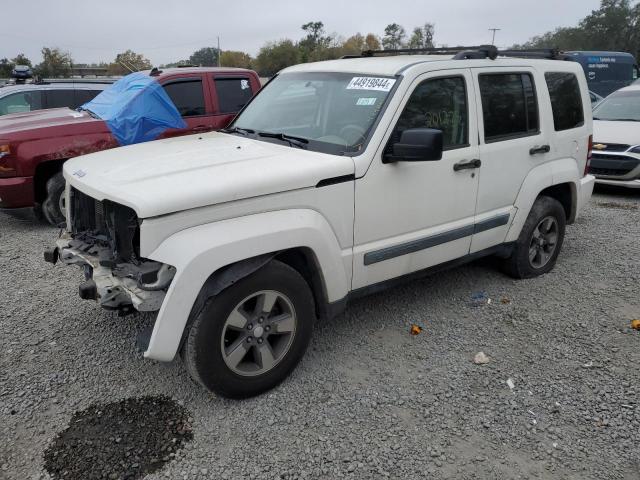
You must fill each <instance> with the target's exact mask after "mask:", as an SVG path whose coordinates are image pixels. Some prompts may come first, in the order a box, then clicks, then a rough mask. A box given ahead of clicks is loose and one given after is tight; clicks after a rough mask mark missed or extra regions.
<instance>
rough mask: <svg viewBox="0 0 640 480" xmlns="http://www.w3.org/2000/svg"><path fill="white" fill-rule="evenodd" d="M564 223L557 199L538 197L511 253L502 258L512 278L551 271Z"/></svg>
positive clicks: (560, 241) (530, 276) (562, 239)
mask: <svg viewBox="0 0 640 480" xmlns="http://www.w3.org/2000/svg"><path fill="white" fill-rule="evenodd" d="M566 223H567V219H566V215H565V212H564V208H563V207H562V205H561V204H560V202H558V201H557V200H556V199H555V198H551V197H546V196H541V197H538V199H537V200H536V201H535V202H534V204H533V207H532V208H531V211H530V212H529V216H528V217H527V221H526V222H525V224H524V226H523V227H522V231H521V232H520V236H519V237H518V241H517V242H516V245H515V248H514V251H513V253H512V254H511V256H510V257H509V258H507V259H506V260H505V270H506V272H507V273H508V274H509V275H511V276H512V277H514V278H533V277H537V276H538V275H542V274H545V273H547V272H549V271H551V270H552V269H553V267H554V266H555V264H556V260H557V259H558V254H559V253H560V249H561V248H562V242H563V241H564V231H565V226H566Z"/></svg>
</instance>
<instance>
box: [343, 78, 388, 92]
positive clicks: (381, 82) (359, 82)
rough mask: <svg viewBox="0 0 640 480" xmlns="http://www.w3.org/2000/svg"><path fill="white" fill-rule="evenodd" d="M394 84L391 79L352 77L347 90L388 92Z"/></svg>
mask: <svg viewBox="0 0 640 480" xmlns="http://www.w3.org/2000/svg"><path fill="white" fill-rule="evenodd" d="M395 83H396V81H395V79H393V78H378V77H353V78H352V79H351V81H350V82H349V85H347V90H377V91H379V92H388V91H389V90H391V87H393V85H394V84H395Z"/></svg>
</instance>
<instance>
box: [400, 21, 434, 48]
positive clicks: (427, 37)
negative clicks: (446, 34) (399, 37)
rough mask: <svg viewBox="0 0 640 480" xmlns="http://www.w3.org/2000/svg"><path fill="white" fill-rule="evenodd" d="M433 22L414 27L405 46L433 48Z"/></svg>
mask: <svg viewBox="0 0 640 480" xmlns="http://www.w3.org/2000/svg"><path fill="white" fill-rule="evenodd" d="M434 31H435V27H434V25H433V23H425V24H424V25H423V26H422V27H416V28H414V29H413V33H411V37H410V38H409V42H408V43H407V46H408V47H409V48H433V34H434Z"/></svg>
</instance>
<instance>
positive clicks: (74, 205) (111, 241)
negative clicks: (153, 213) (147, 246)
mask: <svg viewBox="0 0 640 480" xmlns="http://www.w3.org/2000/svg"><path fill="white" fill-rule="evenodd" d="M69 204H70V208H69V213H70V215H71V234H72V235H73V237H74V238H78V239H80V240H82V241H84V242H87V243H98V244H100V245H103V246H109V247H110V249H111V251H112V253H113V261H115V262H116V263H117V262H122V261H124V262H130V261H134V262H135V261H136V260H137V259H138V258H139V257H140V250H139V245H140V229H139V223H138V217H137V215H136V213H135V212H134V211H133V210H132V209H131V208H129V207H125V206H124V205H120V204H118V203H115V202H111V201H108V200H105V201H104V202H100V201H98V200H96V199H94V198H92V197H90V196H89V195H86V194H85V193H83V192H81V191H80V190H77V189H75V188H73V187H72V188H71V191H70V192H69Z"/></svg>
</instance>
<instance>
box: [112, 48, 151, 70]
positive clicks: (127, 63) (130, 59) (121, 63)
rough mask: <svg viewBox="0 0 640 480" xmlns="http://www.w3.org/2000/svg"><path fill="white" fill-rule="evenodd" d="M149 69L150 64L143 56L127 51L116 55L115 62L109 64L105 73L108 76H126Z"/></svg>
mask: <svg viewBox="0 0 640 480" xmlns="http://www.w3.org/2000/svg"><path fill="white" fill-rule="evenodd" d="M150 68H151V62H150V61H149V59H147V58H146V57H145V56H144V55H142V54H141V53H136V52H134V51H133V50H127V51H125V52H122V53H119V54H117V55H116V58H115V60H114V61H113V62H111V64H109V69H108V70H107V73H108V74H109V75H126V74H128V73H131V72H139V71H140V70H148V69H150Z"/></svg>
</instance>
